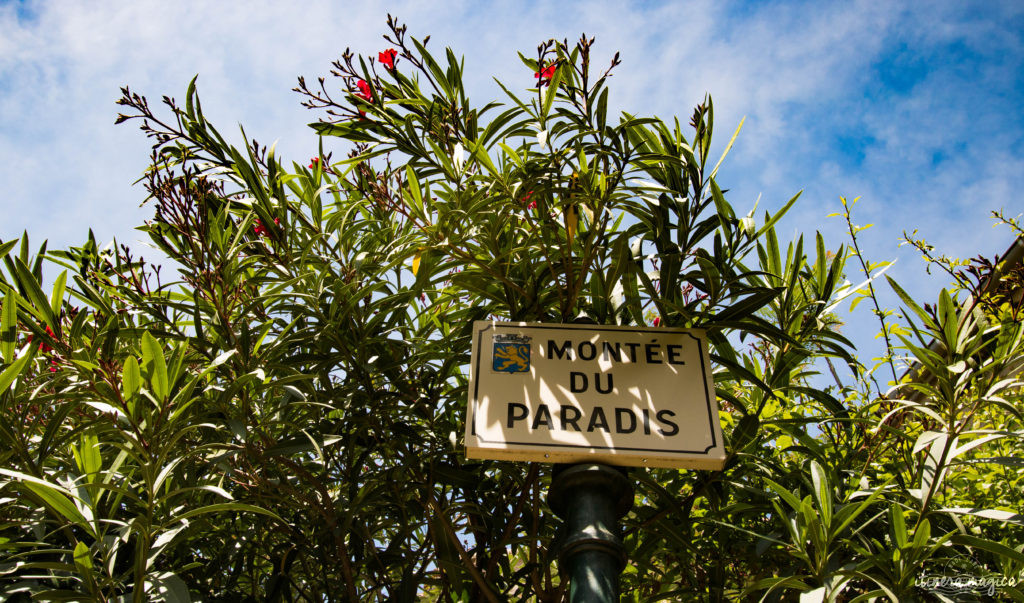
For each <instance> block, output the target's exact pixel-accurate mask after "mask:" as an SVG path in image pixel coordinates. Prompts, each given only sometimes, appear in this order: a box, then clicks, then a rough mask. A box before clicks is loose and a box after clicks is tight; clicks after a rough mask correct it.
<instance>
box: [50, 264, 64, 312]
mask: <svg viewBox="0 0 1024 603" xmlns="http://www.w3.org/2000/svg"><path fill="white" fill-rule="evenodd" d="M67 282H68V271H67V270H63V271H61V273H60V274H58V275H57V279H56V280H55V281H54V282H53V291H52V292H51V293H50V310H52V311H53V315H54V316H60V307H61V304H63V303H64V288H65V287H66V286H67Z"/></svg>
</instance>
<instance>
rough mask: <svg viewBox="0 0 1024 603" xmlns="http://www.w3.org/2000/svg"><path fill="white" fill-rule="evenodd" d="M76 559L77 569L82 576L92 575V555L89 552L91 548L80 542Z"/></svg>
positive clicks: (76, 548)
mask: <svg viewBox="0 0 1024 603" xmlns="http://www.w3.org/2000/svg"><path fill="white" fill-rule="evenodd" d="M74 558H75V567H77V568H78V570H79V571H80V572H81V573H82V574H84V575H86V576H90V575H92V553H90V552H89V546H88V545H87V544H85V543H84V542H82V541H79V542H78V544H76V545H75V552H74Z"/></svg>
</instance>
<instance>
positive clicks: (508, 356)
mask: <svg viewBox="0 0 1024 603" xmlns="http://www.w3.org/2000/svg"><path fill="white" fill-rule="evenodd" d="M491 368H492V369H493V370H494V371H495V372H498V373H528V372H530V338H529V337H524V336H522V335H496V336H495V337H494V353H493V354H492V362H491Z"/></svg>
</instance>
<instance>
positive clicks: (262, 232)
mask: <svg viewBox="0 0 1024 603" xmlns="http://www.w3.org/2000/svg"><path fill="white" fill-rule="evenodd" d="M274 224H276V225H278V226H280V225H281V221H280V220H278V219H277V218H274ZM252 231H253V232H254V233H255V234H256V235H258V236H261V237H266V236H269V235H270V231H269V230H267V227H266V226H264V225H263V222H260V220H259V218H257V219H256V225H255V226H253V227H252Z"/></svg>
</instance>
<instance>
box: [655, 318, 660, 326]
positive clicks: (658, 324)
mask: <svg viewBox="0 0 1024 603" xmlns="http://www.w3.org/2000/svg"><path fill="white" fill-rule="evenodd" d="M654 326H656V327H660V326H661V317H660V316H655V317H654Z"/></svg>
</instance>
